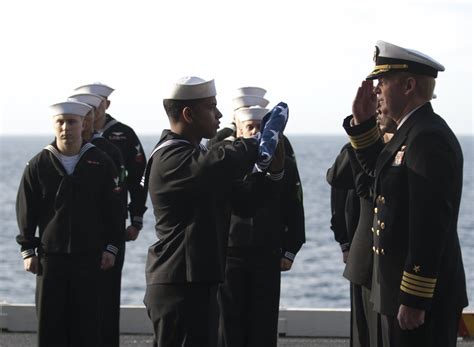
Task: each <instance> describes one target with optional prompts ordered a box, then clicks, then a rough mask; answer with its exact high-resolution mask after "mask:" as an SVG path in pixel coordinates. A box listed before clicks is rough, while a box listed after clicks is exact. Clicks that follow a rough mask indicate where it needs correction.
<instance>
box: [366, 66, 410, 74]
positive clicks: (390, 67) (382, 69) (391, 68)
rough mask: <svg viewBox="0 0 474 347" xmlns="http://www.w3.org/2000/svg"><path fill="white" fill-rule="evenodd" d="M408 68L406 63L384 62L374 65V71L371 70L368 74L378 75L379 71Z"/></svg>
mask: <svg viewBox="0 0 474 347" xmlns="http://www.w3.org/2000/svg"><path fill="white" fill-rule="evenodd" d="M406 69H408V65H407V64H385V65H375V67H374V71H372V72H371V74H370V76H374V75H378V74H381V73H385V72H389V71H390V70H406Z"/></svg>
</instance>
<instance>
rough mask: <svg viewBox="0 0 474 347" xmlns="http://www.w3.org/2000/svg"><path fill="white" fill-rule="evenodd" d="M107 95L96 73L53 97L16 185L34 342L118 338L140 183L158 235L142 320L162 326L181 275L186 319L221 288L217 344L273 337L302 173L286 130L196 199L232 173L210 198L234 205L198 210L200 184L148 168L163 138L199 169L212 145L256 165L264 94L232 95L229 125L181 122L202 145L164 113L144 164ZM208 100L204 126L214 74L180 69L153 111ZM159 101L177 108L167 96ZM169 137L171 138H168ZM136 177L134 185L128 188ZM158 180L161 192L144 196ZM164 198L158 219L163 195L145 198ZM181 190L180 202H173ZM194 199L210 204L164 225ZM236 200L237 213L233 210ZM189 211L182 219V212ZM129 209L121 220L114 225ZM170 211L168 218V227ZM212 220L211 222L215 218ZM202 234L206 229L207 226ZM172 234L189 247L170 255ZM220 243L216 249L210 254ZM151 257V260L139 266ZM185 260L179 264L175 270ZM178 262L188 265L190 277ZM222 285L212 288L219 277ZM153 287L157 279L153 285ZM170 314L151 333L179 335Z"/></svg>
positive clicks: (297, 226) (294, 240)
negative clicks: (93, 79) (48, 137)
mask: <svg viewBox="0 0 474 347" xmlns="http://www.w3.org/2000/svg"><path fill="white" fill-rule="evenodd" d="M112 91H113V89H112V88H110V87H109V86H107V85H104V84H101V83H94V84H90V85H85V86H81V87H79V88H76V89H75V90H74V92H73V93H72V95H71V96H70V97H69V98H68V99H67V100H66V101H64V102H60V103H57V104H54V105H52V106H51V107H50V111H51V115H52V116H53V124H54V130H55V135H56V138H55V140H54V141H53V142H52V143H51V144H50V145H48V146H46V147H45V148H44V149H43V150H42V151H41V152H40V153H39V154H38V155H36V156H35V157H34V158H32V159H31V160H30V161H29V162H28V165H27V167H26V168H25V172H24V175H23V178H22V181H21V185H20V188H19V192H18V198H17V215H18V222H19V226H20V234H19V235H18V237H17V241H18V243H19V244H20V245H21V251H22V256H23V258H24V266H25V269H26V270H27V271H30V272H32V273H36V274H37V289H36V291H37V295H36V304H37V308H38V311H37V313H38V324H39V325H38V341H39V345H40V346H52V345H60V346H67V345H84V346H96V345H97V346H99V345H100V346H118V345H119V310H120V287H121V274H122V267H123V263H124V256H125V242H126V241H131V240H135V239H136V238H137V236H138V233H139V231H140V229H141V228H142V221H143V214H144V212H145V210H146V206H145V201H146V194H147V190H148V188H149V190H150V197H151V200H152V203H153V207H154V210H155V216H156V218H157V225H156V232H157V235H158V238H159V241H158V242H157V244H155V245H153V246H152V247H150V250H152V251H151V252H149V256H148V261H147V270H146V273H147V292H146V294H145V304H146V306H147V309H148V312H149V316H150V319H151V320H152V322H153V325H154V326H155V327H161V326H163V325H167V324H172V325H173V324H175V323H172V322H175V321H180V319H181V318H177V317H174V316H173V315H171V316H167V317H166V318H164V317H163V316H162V312H163V307H165V309H164V310H165V311H168V310H171V311H173V310H176V307H174V306H173V305H175V304H176V300H175V299H173V298H176V297H180V295H182V286H183V283H184V284H186V283H188V285H189V288H188V289H189V291H190V293H191V294H189V295H187V296H186V298H185V301H186V305H185V308H184V313H183V312H181V313H179V315H182V314H184V315H185V316H189V317H194V316H193V312H196V313H199V314H201V313H202V311H200V310H199V304H198V303H199V302H201V303H202V304H203V305H209V307H211V306H213V305H210V304H211V303H212V301H214V300H217V298H219V309H220V316H221V317H222V318H221V322H220V324H219V330H220V332H221V340H222V341H226V343H227V344H228V345H231V343H236V341H238V340H239V339H240V340H245V339H250V340H249V341H253V342H252V343H255V344H262V345H265V344H276V338H277V323H278V308H279V297H280V272H281V271H287V270H289V269H290V268H291V267H292V263H293V261H294V259H295V256H296V254H297V252H298V251H299V249H300V248H301V246H302V244H303V243H304V241H305V232H304V210H303V202H302V190H301V183H300V179H299V174H298V171H297V167H296V161H295V159H294V152H293V149H292V147H291V145H290V143H289V141H288V139H287V138H286V137H285V136H284V135H283V134H281V135H280V136H281V139H280V141H279V142H280V145H279V147H278V148H279V151H278V153H279V154H278V158H277V155H275V160H273V162H272V164H270V168H269V172H257V173H255V174H252V175H248V177H247V178H246V179H243V176H241V175H240V174H239V175H236V172H241V173H242V174H243V173H246V172H248V165H245V164H243V162H242V161H241V160H237V158H235V159H234V160H233V167H234V170H233V171H234V172H227V174H226V173H225V172H223V173H222V174H225V175H226V176H227V177H225V178H224V177H219V178H217V180H215V181H213V182H212V187H211V186H210V187H207V189H204V191H202V193H203V194H204V195H209V196H214V195H216V194H215V193H213V191H214V190H216V189H220V188H221V187H220V184H219V182H218V181H219V180H222V181H225V182H229V183H232V189H231V190H228V189H225V192H226V194H224V196H221V197H220V198H219V199H224V200H226V201H231V200H232V204H230V203H229V204H227V203H226V205H228V206H232V207H231V213H230V214H228V213H227V212H225V211H222V210H212V209H208V206H209V204H206V203H201V202H200V201H197V200H198V199H197V198H196V192H197V191H198V189H200V190H202V189H203V184H202V182H201V183H200V184H199V187H198V186H194V185H193V184H191V188H192V189H190V190H189V191H187V193H186V194H184V195H181V194H180V193H179V191H176V190H175V188H174V187H175V185H177V184H179V183H178V182H179V181H180V180H179V176H180V174H178V173H176V172H175V173H173V174H172V175H171V178H169V180H171V181H170V182H161V181H160V179H162V178H163V177H162V176H163V175H162V174H160V177H155V176H154V175H155V174H156V172H157V170H161V169H162V168H163V167H166V162H167V159H166V158H160V159H157V157H159V156H161V155H162V153H161V152H163V150H162V148H163V141H164V142H166V144H167V146H166V147H171V150H172V151H175V150H176V147H184V149H181V151H182V150H184V151H186V150H190V151H191V152H190V154H191V155H193V156H194V155H197V156H200V155H203V156H205V158H201V159H200V161H207V163H206V164H204V163H203V164H202V165H206V166H209V161H212V159H208V158H212V157H213V156H212V153H213V152H215V153H218V152H220V151H221V150H224V151H231V152H232V151H236V150H237V151H240V152H241V155H243V156H246V157H248V158H247V162H248V163H250V162H255V160H256V159H255V155H257V153H258V150H257V149H258V146H259V142H258V140H256V137H257V136H258V135H257V133H260V130H261V129H260V126H261V123H262V121H263V118H264V116H265V115H267V114H270V113H271V112H272V111H271V110H270V109H267V108H265V107H266V106H268V104H269V101H268V100H267V99H265V98H264V95H265V93H266V90H265V89H263V88H259V87H243V88H240V89H239V90H238V91H237V95H236V97H235V98H234V99H233V105H234V108H235V110H234V122H233V123H232V125H230V126H229V127H226V128H224V129H222V130H221V131H220V132H219V133H216V130H217V126H215V127H214V126H213V129H210V130H209V129H206V130H205V132H203V133H200V131H201V130H200V128H198V129H194V128H193V127H194V125H192V126H189V125H185V126H187V127H188V128H190V129H191V128H193V129H192V131H194V132H196V133H197V135H198V138H199V140H201V138H203V137H204V136H205V135H206V136H205V137H207V138H211V139H210V140H209V141H208V143H207V147H208V148H207V149H206V150H205V151H202V150H201V148H202V144H201V143H200V141H199V142H198V143H191V142H190V141H189V138H186V137H185V136H183V134H185V133H186V131H184V132H181V131H180V129H179V128H178V127H175V124H174V123H177V122H174V121H171V120H170V125H171V126H170V128H171V130H165V131H164V133H163V134H164V135H163V136H162V139H161V140H160V141H159V143H158V144H157V146H156V147H155V150H154V151H153V153H152V156H151V157H150V158H151V159H150V162H149V164H150V165H149V169H150V170H148V168H147V170H145V168H146V165H147V161H146V159H145V155H144V152H143V147H142V146H141V143H140V141H139V140H138V138H137V136H136V134H135V132H134V131H133V130H132V129H131V128H130V127H128V126H127V125H125V124H123V123H120V122H118V121H117V120H115V119H114V118H112V117H111V116H110V115H109V114H107V113H106V110H107V108H108V107H109V105H110V100H109V96H110V94H111V93H112ZM209 101H210V108H211V110H213V112H214V117H215V118H214V120H213V121H214V122H216V121H217V120H218V119H219V118H220V117H221V116H222V115H221V114H220V112H219V111H218V110H217V108H216V107H215V86H214V81H213V80H211V81H204V80H202V79H200V78H197V77H190V78H184V79H182V80H180V81H179V82H178V83H176V84H175V85H174V86H173V87H172V91H171V97H170V99H168V100H165V101H164V104H165V109H166V108H167V106H166V104H172V103H174V104H179V106H178V107H182V110H185V109H187V108H189V106H187V105H188V104H192V105H193V110H192V113H194V112H195V108H197V106H196V104H197V103H201V102H209ZM206 106H207V105H206ZM171 108H172V109H176V105H172V107H171ZM167 111H168V110H167ZM186 112H187V111H186ZM189 112H191V111H189ZM171 113H172V112H171V111H168V116H169V118H170V119H172V118H173V117H174V115H172V114H171ZM196 113H197V112H196ZM199 117H205V116H204V115H203V114H197V115H195V114H193V115H192V118H193V122H195V123H197V122H199V121H200V120H199ZM178 118H179V116H178ZM285 122H286V121H285ZM210 123H211V124H212V122H210ZM204 127H206V125H204ZM187 131H189V130H187ZM264 135H265V134H263V136H264ZM192 138H193V137H192ZM239 138H240V139H242V140H240V139H239ZM267 138H268V136H267ZM170 141H171V146H168V145H169V142H170ZM239 141H247V144H246V146H244V147H241V145H242V144H241V143H239ZM176 144H178V146H176ZM168 150H169V148H166V151H168ZM155 153H157V154H155ZM153 158H155V159H154V160H153ZM229 158H230V156H229ZM168 159H169V158H168ZM180 160H184V162H186V160H185V159H183V158H181V159H173V160H172V161H171V163H170V164H171V168H172V169H173V170H176V168H178V167H179V166H182V165H183V164H180V163H179V162H180ZM227 161H229V160H228V159H226V158H224V159H222V158H218V159H217V162H216V163H215V165H211V167H213V166H215V167H216V169H213V170H217V168H218V166H219V165H218V164H219V163H220V162H227ZM244 162H245V161H244ZM272 170H273V171H275V172H277V173H276V174H274V173H273V171H272ZM200 171H201V170H198V171H197V172H196V173H191V177H189V180H190V181H196V182H198V181H201V178H199V177H198V176H200V175H201V172H200ZM211 171H212V169H211ZM144 173H146V175H143V174H144ZM142 175H143V177H144V179H143V180H142V181H146V183H147V184H146V185H140V184H139V183H140V180H141V178H142ZM145 176H146V179H145ZM229 183H227V184H229ZM170 188H171V191H169V189H170ZM188 188H189V187H188ZM158 190H160V191H161V192H160V193H156V191H158ZM257 192H258V193H257ZM168 194H169V195H170V196H171V200H173V201H175V202H176V200H178V201H177V204H176V205H174V206H173V207H171V208H169V211H168V212H167V213H165V216H160V211H161V210H163V204H162V203H161V202H160V203H157V202H156V198H157V197H158V196H160V197H162V196H167V195H168ZM256 194H257V195H256ZM181 196H182V197H183V199H184V200H183V201H186V203H183V201H179V198H178V197H181ZM237 197H238V198H237ZM128 200H130V202H129V203H128ZM236 201H238V203H237V202H236ZM256 201H259V202H258V204H256V203H255V202H256ZM167 204H169V203H167ZM248 205H252V208H251V209H249V206H248ZM186 206H187V207H186ZM196 206H199V208H204V209H208V211H207V212H205V214H206V216H207V217H206V218H207V220H206V222H205V226H201V227H198V228H196V230H194V231H193V230H191V229H190V227H189V226H188V227H185V228H184V229H181V228H177V229H176V228H175V225H176V223H179V224H183V225H188V224H189V223H197V222H196V221H194V222H193V220H194V219H199V218H200V217H198V216H195V215H196V212H192V211H193V209H195V208H196ZM183 209H184V210H183ZM188 209H189V211H187V210H188ZM242 210H247V211H246V212H244V213H242V212H241V211H242ZM157 211H158V212H157ZM189 212H192V217H189V216H188V213H189ZM128 214H130V218H129V219H130V223H129V225H128V226H126V224H125V223H126V219H127V215H128ZM197 214H199V213H197ZM170 215H172V216H170ZM274 215H277V216H279V218H274V217H273V216H274ZM170 219H171V220H174V221H175V222H173V223H172V224H173V227H172V228H171V229H169V230H168V229H167V228H168V224H167V223H168V222H169V220H170ZM214 219H221V220H224V223H223V224H219V223H216V222H215V221H214ZM215 223H216V225H218V227H215V226H213V224H215ZM37 228H38V229H39V236H37V235H36V229H37ZM209 230H214V231H213V233H211V234H209ZM184 232H185V233H186V236H184V234H183V233H184ZM220 234H221V235H220ZM193 235H194V236H193ZM182 237H184V240H183V239H182ZM193 238H195V239H194V240H193ZM216 240H217V241H219V242H217V243H216ZM221 240H224V243H222V241H221ZM158 244H159V245H160V246H159V247H158V248H163V249H161V250H158V249H157V245H158ZM179 244H182V245H184V248H185V249H186V250H187V252H189V253H188V255H185V254H184V253H181V251H180V250H179V248H180V246H179ZM227 246H228V247H227ZM170 249H173V251H171V250H170ZM226 250H227V251H226ZM222 252H224V253H227V255H225V254H224V257H222ZM190 254H195V256H191V255H190ZM209 255H210V257H209ZM211 264H212V266H211ZM215 266H217V268H215ZM150 267H152V268H154V270H153V271H149V268H150ZM186 268H188V270H186V271H184V272H182V271H183V270H185V269H186ZM224 269H225V270H224ZM190 272H191V273H193V275H189V273H190ZM186 273H188V275H186ZM222 281H223V283H222V284H221V285H220V286H219V288H218V286H217V283H219V282H222ZM196 282H197V283H201V282H204V283H208V284H207V285H206V286H207V287H208V289H209V290H210V291H211V292H212V293H213V295H212V297H210V296H209V294H206V295H205V298H202V297H200V295H201V291H200V290H197V291H195V290H194V289H195V283H196ZM188 285H186V286H188ZM161 286H164V287H165V288H166V289H165V290H164V291H163V288H162V287H161ZM170 292H171V293H172V295H171V298H170ZM194 292H195V293H194ZM258 292H261V293H260V294H258ZM209 300H211V301H209ZM242 302H246V304H245V305H242ZM214 306H215V305H214ZM206 310H207V309H206ZM216 310H217V309H216ZM254 312H259V315H255V314H254ZM214 314H215V311H213V312H212V315H214ZM180 317H181V316H180ZM195 318H196V319H195V320H194V322H193V324H194V326H195V327H194V328H193V329H197V326H198V324H197V323H198V322H203V324H204V325H206V324H209V322H208V320H206V319H204V320H203V319H202V317H201V316H196V317H195ZM244 322H247V323H244ZM248 322H253V323H251V324H248ZM176 324H177V325H176ZM176 324H175V325H176V326H175V327H174V328H173V329H162V328H157V329H158V330H159V331H158V330H157V331H156V332H155V333H156V334H155V340H156V343H159V345H162V344H163V343H165V342H163V341H168V342H166V343H165V344H167V345H169V344H171V345H175V344H178V343H179V342H178V341H179V340H180V339H181V338H183V336H184V335H183V336H180V335H179V334H176V332H175V329H178V330H179V329H180V325H181V324H183V322H180V323H176ZM256 325H257V326H259V329H258V330H257V331H255V330H254V329H253V328H252V327H254V326H256ZM187 329H188V328H187V327H186V329H185V330H187ZM197 330H204V331H206V330H207V329H197ZM216 333H217V326H216ZM186 334H187V333H186ZM170 339H171V340H170ZM170 341H173V342H170ZM206 344H207V343H206Z"/></svg>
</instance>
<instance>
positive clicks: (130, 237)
mask: <svg viewBox="0 0 474 347" xmlns="http://www.w3.org/2000/svg"><path fill="white" fill-rule="evenodd" d="M139 233H140V230H139V229H138V228H137V227H134V226H133V225H129V226H128V227H127V230H125V241H135V240H136V239H137V237H138V234H139Z"/></svg>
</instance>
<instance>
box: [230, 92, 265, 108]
mask: <svg viewBox="0 0 474 347" xmlns="http://www.w3.org/2000/svg"><path fill="white" fill-rule="evenodd" d="M268 103H269V101H268V100H267V99H265V98H262V97H260V96H255V95H242V96H238V97H236V98H233V99H232V106H233V107H234V111H235V110H237V109H239V108H241V107H250V106H260V107H266V106H267V105H268Z"/></svg>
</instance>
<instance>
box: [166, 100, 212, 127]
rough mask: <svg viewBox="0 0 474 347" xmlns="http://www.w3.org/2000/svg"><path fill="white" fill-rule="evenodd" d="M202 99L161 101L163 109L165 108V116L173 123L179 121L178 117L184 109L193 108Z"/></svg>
mask: <svg viewBox="0 0 474 347" xmlns="http://www.w3.org/2000/svg"><path fill="white" fill-rule="evenodd" d="M202 100H203V99H193V100H174V99H163V107H164V108H165V111H166V114H167V115H168V117H169V118H171V119H172V120H173V121H175V122H177V121H179V116H180V115H181V112H182V111H183V109H184V108H185V107H194V106H196V105H197V104H198V103H199V102H200V101H202Z"/></svg>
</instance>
